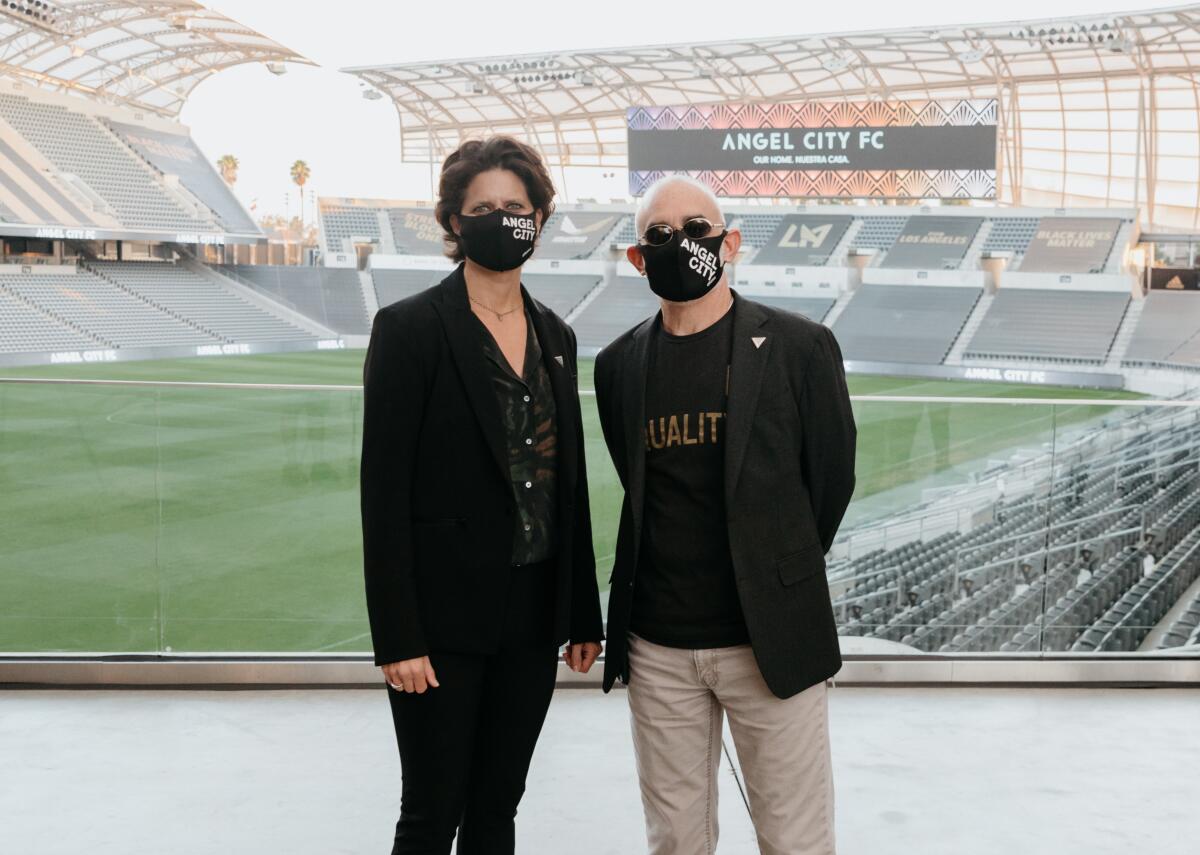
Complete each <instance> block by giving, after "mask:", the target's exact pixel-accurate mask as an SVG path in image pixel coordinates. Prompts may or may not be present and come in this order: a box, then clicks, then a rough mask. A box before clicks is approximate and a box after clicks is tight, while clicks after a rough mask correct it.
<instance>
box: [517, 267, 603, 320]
mask: <svg viewBox="0 0 1200 855" xmlns="http://www.w3.org/2000/svg"><path fill="white" fill-rule="evenodd" d="M521 284H523V285H524V286H525V289H526V290H527V291H529V293H530V294H531V295H532V296H533V297H534V298H535V299H536V300H538V301H539V302H540V303H542V304H543V305H545V306H547V307H548V308H549V309H550V310H551V311H552V312H554V313H555V314H556V315H558V316H559V317H560V318H565V317H566V316H567V315H568V314H570V312H571V310H572V309H574V308H575V307H576V306H578V305H579V301H580V300H582V299H583V298H584V297H586V296H587V295H588V292H590V291H591V290H592V289H593V288H595V287H596V286H597V285H599V284H600V277H599V276H594V275H575V274H552V273H526V274H524V275H522V276H521Z"/></svg>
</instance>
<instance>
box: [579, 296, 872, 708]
mask: <svg viewBox="0 0 1200 855" xmlns="http://www.w3.org/2000/svg"><path fill="white" fill-rule="evenodd" d="M733 312H734V319H733V353H732V364H731V369H730V390H729V404H728V408H729V412H728V415H727V417H726V418H727V422H726V424H727V427H726V428H725V431H726V433H725V436H726V437H727V439H728V442H727V444H726V446H725V502H726V516H727V520H728V526H729V546H730V550H731V552H732V553H733V567H734V574H735V576H736V583H737V591H738V597H739V599H740V600H741V604H742V611H743V613H744V614H745V617H746V626H747V628H748V630H749V633H750V643H751V645H752V646H753V649H754V655H755V659H756V660H757V662H758V666H759V669H760V670H761V672H762V675H763V678H764V679H765V680H766V683H767V686H769V687H770V689H771V691H772V692H773V693H774V694H776V695H777V696H779V697H781V698H786V697H789V696H791V695H794V694H796V693H797V692H799V691H802V690H803V689H806V688H808V687H809V686H812V685H814V684H816V683H818V682H820V681H822V680H825V679H827V678H829V677H830V676H832V675H833V674H835V673H837V671H838V669H839V668H840V667H841V661H842V660H841V652H840V649H839V647H838V639H837V626H836V624H835V622H834V617H833V607H832V605H831V603H830V599H829V586H828V583H827V582H826V579H825V572H824V571H825V553H826V552H828V551H829V547H830V546H831V545H832V543H833V538H834V535H835V534H836V533H837V529H838V525H839V524H840V523H841V520H842V515H843V514H844V513H845V511H846V506H847V505H849V503H850V495H851V493H853V492H854V450H855V441H856V438H857V429H856V427H855V424H854V414H853V412H852V411H851V409H850V398H849V394H848V392H847V389H846V376H845V371H844V368H843V366H842V353H841V350H840V348H839V347H838V343H837V340H836V339H835V338H834V337H833V333H832V332H830V330H829V328H828V327H825V326H822V325H821V324H818V323H814V322H813V321H810V320H808V319H807V318H804V317H802V316H800V315H796V314H792V313H791V312H785V311H782V310H779V309H774V308H771V307H769V306H764V305H762V304H760V303H755V302H752V301H751V300H748V299H746V298H744V297H741V296H739V295H737V294H736V293H735V294H734V307H733ZM659 323H660V321H659V319H658V316H657V315H656V316H655V317H653V318H650V319H648V320H646V321H644V322H643V323H641V324H639V325H638V326H636V327H634V328H633V329H632V330H630V331H628V332H627V333H625V334H624V335H622V336H621V337H620V338H618V339H617V340H616V341H614V342H613V343H612V344H610V345H609V346H608V347H606V348H605V349H604V350H603V351H601V352H600V355H599V356H598V357H596V400H597V403H598V405H599V410H600V424H601V427H602V428H603V430H604V439H605V442H607V443H608V450H609V453H610V454H611V455H612V459H613V463H614V465H615V466H616V469H617V474H618V475H619V476H620V478H621V483H622V485H623V486H624V487H625V501H624V503H623V504H622V506H621V523H620V529H619V531H618V534H617V551H616V564H615V565H614V567H613V575H612V579H611V584H612V593H611V596H610V598H609V603H608V642H607V644H606V649H605V662H604V689H605V691H608V690H609V689H611V688H612V685H613V683H614V682H615V681H616V680H617V678H618V677H619V678H621V679H622V680H624V681H625V682H626V683H628V682H629V661H628V657H627V654H626V632H627V630H628V627H629V614H630V609H631V607H632V600H633V576H634V570H635V568H636V567H637V563H638V549H639V547H640V546H641V540H642V512H643V498H644V487H645V457H646V448H645V413H644V411H645V392H646V369H647V363H646V358H647V353H648V345H649V343H650V341H651V337H652V336H653V335H654V334H655V332H656V330H657V329H658V326H659ZM759 339H761V341H759V343H758V345H757V346H756V345H755V341H756V340H759Z"/></svg>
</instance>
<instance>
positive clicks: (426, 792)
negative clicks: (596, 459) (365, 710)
mask: <svg viewBox="0 0 1200 855" xmlns="http://www.w3.org/2000/svg"><path fill="white" fill-rule="evenodd" d="M496 607H497V608H503V609H504V610H505V618H506V619H505V627H506V631H505V635H504V640H503V643H502V645H501V649H500V650H499V651H498V652H496V653H495V654H492V655H486V656H484V655H479V654H463V653H439V652H436V651H435V652H432V653H430V655H429V660H430V663H431V664H432V665H433V670H434V672H435V673H436V674H437V679H438V683H440V684H441V685H440V686H439V687H438V688H436V689H434V688H430V689H427V690H426V691H425V693H424V694H421V695H418V694H414V693H405V692H397V691H396V690H394V689H392V688H388V690H387V691H388V700H389V701H391V706H392V721H393V723H394V724H395V727H396V744H397V745H398V747H399V749H400V765H401V770H402V773H403V779H404V781H403V794H402V797H401V807H400V821H399V822H397V823H396V841H395V845H394V846H393V848H392V855H415V854H416V853H420V854H421V855H448V853H449V852H450V847H451V844H452V843H453V842H454V836H455V833H456V832H457V834H458V855H481V853H503V855H512V852H513V848H514V845H515V843H514V823H513V820H514V817H515V816H516V814H517V804H518V803H519V802H520V801H521V796H522V795H523V794H524V793H525V776H526V773H527V772H528V771H529V762H530V760H531V758H532V757H533V748H534V745H535V744H536V743H537V739H538V736H539V734H540V733H541V730H542V723H543V722H544V721H545V719H546V710H547V708H548V707H549V705H550V696H551V695H552V694H553V692H554V682H555V677H556V675H557V672H558V664H557V663H558V646H557V645H555V644H554V641H553V614H554V567H553V562H552V561H547V562H542V563H539V564H531V565H529V566H527V567H515V568H513V570H512V584H511V585H510V588H509V595H508V602H507V603H497V604H496Z"/></svg>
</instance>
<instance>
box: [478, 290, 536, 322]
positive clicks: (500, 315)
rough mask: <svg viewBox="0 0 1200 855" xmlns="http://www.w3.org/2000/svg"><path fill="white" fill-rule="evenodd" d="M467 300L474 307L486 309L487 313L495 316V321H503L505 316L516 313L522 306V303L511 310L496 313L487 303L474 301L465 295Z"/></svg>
mask: <svg viewBox="0 0 1200 855" xmlns="http://www.w3.org/2000/svg"><path fill="white" fill-rule="evenodd" d="M467 299H469V300H470V301H471V302H472V303H474V304H475V305H476V306H482V307H483V308H485V309H487V310H488V311H489V312H491V313H492V314H493V315H495V316H496V320H500V321H502V320H504V318H505V316H507V315H511V314H512V313H513V312H515V311H517V309H520V308H522V307H523V306H524V304H523V303H517V305H515V306H513V307H512V308H511V309H506V310H505V311H503V312H498V311H496V310H495V309H493V308H492V307H491V306H489V305H488V304H487V303H481V302H480V301H478V300H476V299H475V298H474V297H472V296H471V295H470V294H469V293H468V294H467Z"/></svg>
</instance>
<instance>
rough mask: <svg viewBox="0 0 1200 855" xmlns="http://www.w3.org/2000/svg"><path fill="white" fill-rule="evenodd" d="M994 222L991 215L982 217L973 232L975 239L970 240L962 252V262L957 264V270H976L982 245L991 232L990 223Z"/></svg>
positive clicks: (981, 252)
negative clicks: (965, 249)
mask: <svg viewBox="0 0 1200 855" xmlns="http://www.w3.org/2000/svg"><path fill="white" fill-rule="evenodd" d="M994 222H995V220H993V219H992V218H991V217H984V219H983V221H982V222H981V223H980V224H979V228H978V230H976V232H975V239H974V240H972V241H971V245H970V246H968V247H967V251H966V252H964V253H963V259H962V263H961V264H959V265H958V269H959V270H978V269H979V258H980V256H982V255H983V246H984V244H986V243H987V241H988V238H989V237H990V236H991V234H992V224H993V223H994Z"/></svg>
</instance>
